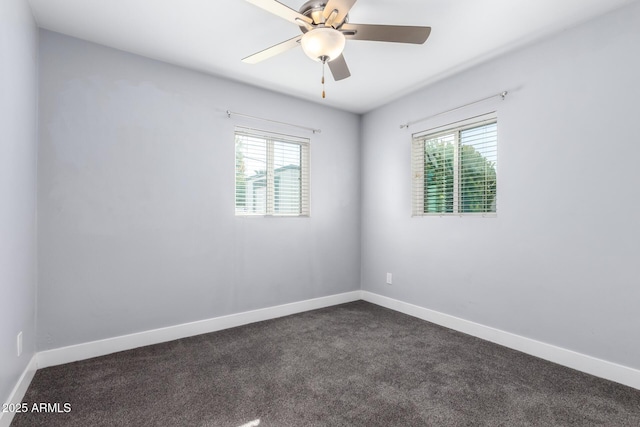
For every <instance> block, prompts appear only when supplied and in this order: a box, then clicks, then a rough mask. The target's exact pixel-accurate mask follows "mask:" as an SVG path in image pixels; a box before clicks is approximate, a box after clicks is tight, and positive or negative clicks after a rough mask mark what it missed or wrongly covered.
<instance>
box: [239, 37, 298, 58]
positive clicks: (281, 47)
mask: <svg viewBox="0 0 640 427" xmlns="http://www.w3.org/2000/svg"><path fill="white" fill-rule="evenodd" d="M301 38H302V34H300V35H299V36H295V37H294V38H292V39H289V40H287V41H284V42H282V43H278V44H277V45H274V46H271V47H269V48H266V49H265V50H261V51H260V52H258V53H254V54H253V55H250V56H247V57H246V58H244V59H243V60H242V62H246V63H247V64H257V63H258V62H260V61H264V60H265V59H269V58H271V57H272V56H276V55H277V54H279V53H282V52H286V51H287V50H289V49H293V48H294V47H296V46H300V39H301Z"/></svg>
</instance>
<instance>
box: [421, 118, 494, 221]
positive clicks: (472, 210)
mask: <svg viewBox="0 0 640 427" xmlns="http://www.w3.org/2000/svg"><path fill="white" fill-rule="evenodd" d="M497 153H498V121H497V118H496V115H495V113H491V114H488V115H484V116H480V117H474V118H472V119H469V120H465V121H462V122H458V123H453V124H451V125H448V126H444V127H441V128H437V129H432V130H429V131H425V132H420V133H417V134H414V135H413V138H412V143H411V168H412V177H413V185H412V205H413V209H412V213H413V216H423V215H471V214H482V215H485V216H490V215H495V214H496V212H497V171H498V169H497V168H498V156H497Z"/></svg>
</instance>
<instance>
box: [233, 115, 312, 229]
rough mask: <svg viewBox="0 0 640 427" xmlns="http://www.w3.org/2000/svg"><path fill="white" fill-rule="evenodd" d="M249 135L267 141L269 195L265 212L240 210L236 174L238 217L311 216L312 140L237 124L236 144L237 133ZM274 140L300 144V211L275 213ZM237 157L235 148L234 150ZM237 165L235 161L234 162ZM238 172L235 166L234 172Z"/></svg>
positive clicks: (236, 214) (235, 209)
mask: <svg viewBox="0 0 640 427" xmlns="http://www.w3.org/2000/svg"><path fill="white" fill-rule="evenodd" d="M238 134H241V135H247V136H250V137H253V138H260V139H265V141H266V180H267V193H268V194H267V197H266V206H265V213H262V212H256V213H253V212H238V210H237V207H236V200H237V199H236V194H237V190H238V189H237V184H238V182H237V180H236V177H235V176H234V211H235V216H236V217H249V218H263V217H273V218H281V217H287V218H298V217H302V218H307V217H309V216H310V207H311V206H310V198H311V197H310V194H309V193H310V189H311V185H310V182H309V178H310V171H309V168H310V140H309V138H304V137H299V136H295V135H286V134H281V133H276V132H269V131H264V130H260V129H254V128H248V127H240V126H237V127H236V128H235V130H234V145H235V137H236V135H238ZM274 142H284V143H288V144H297V145H299V146H300V148H301V149H300V169H301V172H300V180H301V182H300V191H301V194H300V197H301V200H300V213H275V197H274V194H273V192H274V191H275V190H274V187H275V176H274ZM234 159H235V150H234ZM234 165H235V162H234ZM235 173H236V170H235V166H234V174H235Z"/></svg>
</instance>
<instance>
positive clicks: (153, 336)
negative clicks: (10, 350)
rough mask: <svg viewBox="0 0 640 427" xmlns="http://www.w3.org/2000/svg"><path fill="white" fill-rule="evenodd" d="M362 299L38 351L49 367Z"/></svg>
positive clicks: (337, 298) (330, 300)
mask: <svg viewBox="0 0 640 427" xmlns="http://www.w3.org/2000/svg"><path fill="white" fill-rule="evenodd" d="M359 299H361V298H360V291H353V292H346V293H343V294H337V295H330V296H326V297H321V298H314V299H310V300H305V301H299V302H294V303H290V304H283V305H278V306H275V307H268V308H262V309H259V310H252V311H246V312H243V313H236V314H230V315H228V316H221V317H215V318H212V319H206V320H200V321H197V322H191V323H183V324H180V325H175V326H169V327H166V328H160V329H153V330H150V331H144V332H138V333H135V334H130V335H122V336H119V337H113V338H107V339H103V340H98V341H91V342H87V343H82V344H77V345H72V346H68V347H62V348H56V349H53V350H46V351H41V352H39V353H38V368H46V367H48V366H55V365H62V364H64V363H70V362H75V361H78V360H84V359H89V358H92V357H98V356H104V355H107V354H111V353H115V352H118V351H124V350H131V349H134V348H137V347H143V346H146V345H152V344H159V343H163V342H167V341H172V340H177V339H180V338H186V337H191V336H194V335H200V334H206V333H209V332H215V331H220V330H222V329H228V328H233V327H236V326H242V325H246V324H248V323H254V322H260V321H263V320H269V319H275V318H277V317H283V316H288V315H290V314H296V313H301V312H304V311H309V310H316V309H318V308H324V307H330V306H332V305H337V304H343V303H346V302H352V301H357V300H359Z"/></svg>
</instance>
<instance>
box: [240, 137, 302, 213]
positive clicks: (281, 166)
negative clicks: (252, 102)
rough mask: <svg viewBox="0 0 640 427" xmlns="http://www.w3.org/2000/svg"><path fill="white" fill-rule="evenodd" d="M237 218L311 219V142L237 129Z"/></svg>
mask: <svg viewBox="0 0 640 427" xmlns="http://www.w3.org/2000/svg"><path fill="white" fill-rule="evenodd" d="M235 146H236V150H235V151H236V215H274V216H308V215H309V140H308V139H304V138H297V137H294V136H288V135H280V134H276V133H269V132H263V131H257V130H254V129H245V128H236V132H235Z"/></svg>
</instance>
